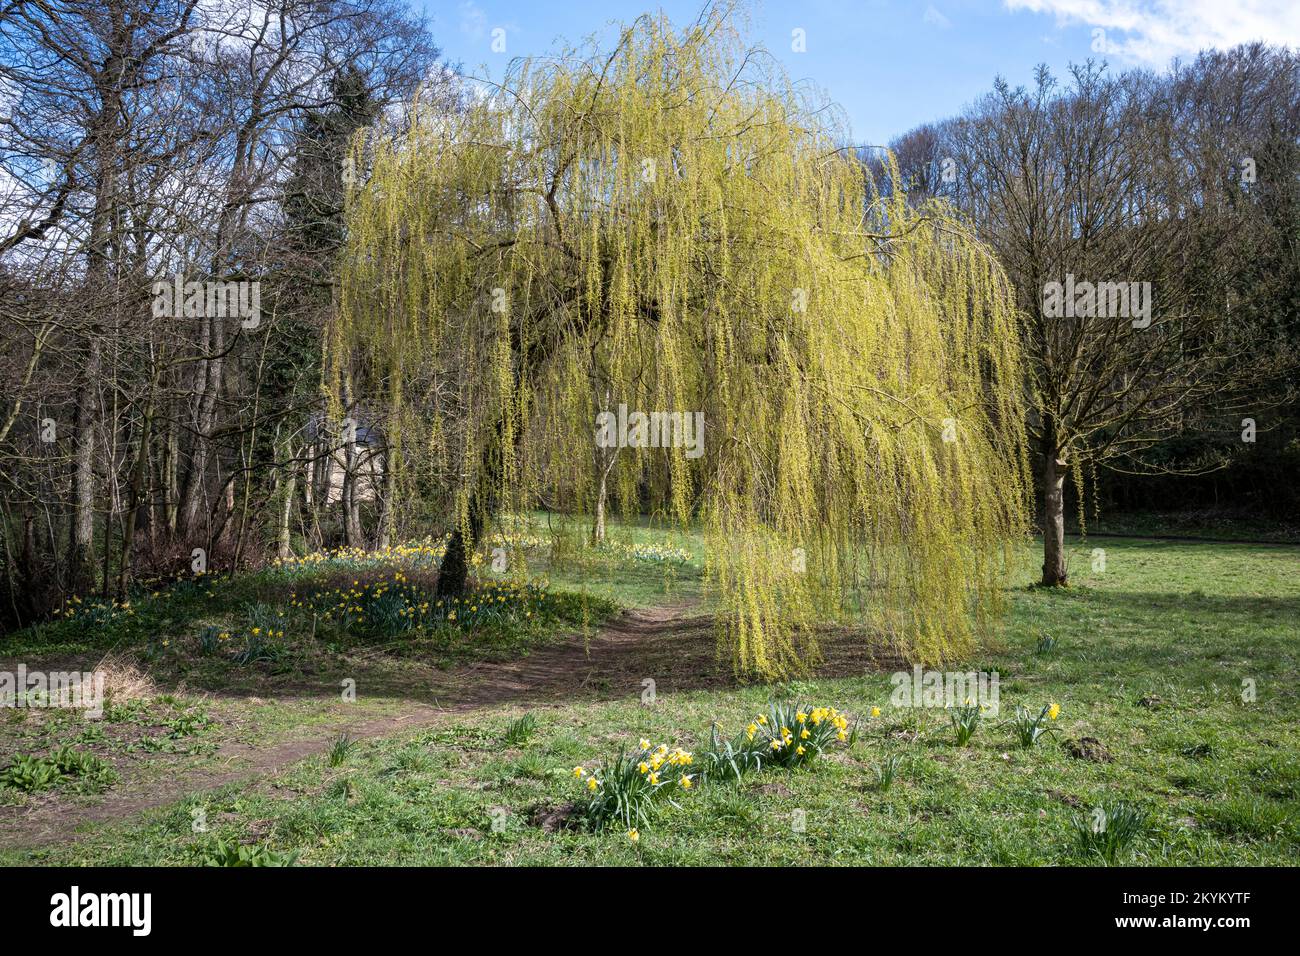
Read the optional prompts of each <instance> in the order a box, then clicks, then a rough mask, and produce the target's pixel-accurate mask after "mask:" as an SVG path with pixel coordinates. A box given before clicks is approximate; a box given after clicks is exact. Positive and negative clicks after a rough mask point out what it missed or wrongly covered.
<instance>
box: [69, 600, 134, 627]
mask: <svg viewBox="0 0 1300 956" xmlns="http://www.w3.org/2000/svg"><path fill="white" fill-rule="evenodd" d="M134 614H135V609H134V608H133V607H131V602H130V601H122V602H118V601H112V600H109V601H83V600H82V599H81V598H80V597H73V598H70V599H69V600H68V603H67V604H65V605H64V606H63V608H62V609H60V610H57V611H55V612H54V616H55V617H56V618H62V619H63V620H65V621H73V622H75V623H78V624H82V625H88V626H92V627H95V626H103V625H106V624H111V623H113V622H114V621H118V620H121V619H122V618H124V617H132V616H133V615H134Z"/></svg>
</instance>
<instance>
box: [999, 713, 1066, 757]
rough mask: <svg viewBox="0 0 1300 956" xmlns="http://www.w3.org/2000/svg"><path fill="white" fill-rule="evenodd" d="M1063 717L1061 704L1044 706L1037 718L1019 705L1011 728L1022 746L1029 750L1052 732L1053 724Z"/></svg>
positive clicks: (1012, 719)
mask: <svg viewBox="0 0 1300 956" xmlns="http://www.w3.org/2000/svg"><path fill="white" fill-rule="evenodd" d="M1059 716H1061V705H1060V704H1044V705H1043V709H1042V710H1040V711H1039V712H1038V715H1037V716H1035V715H1034V714H1033V712H1032V711H1030V710H1029V709H1027V708H1025V707H1021V706H1019V705H1017V707H1016V714H1015V716H1014V717H1012V718H1011V727H1012V729H1013V730H1014V731H1015V732H1016V737H1017V738H1019V740H1020V746H1022V747H1024V748H1026V749H1028V748H1030V747H1032V746H1033V745H1034V744H1036V743H1038V738H1039V737H1041V736H1043V734H1047V733H1051V732H1052V724H1051V722H1052V721H1054V720H1056V718H1057V717H1059Z"/></svg>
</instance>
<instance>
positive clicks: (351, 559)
mask: <svg viewBox="0 0 1300 956" xmlns="http://www.w3.org/2000/svg"><path fill="white" fill-rule="evenodd" d="M450 537H451V536H450V535H443V536H442V538H440V539H439V540H437V541H435V540H433V539H432V538H424V539H422V540H419V541H410V542H407V543H405V544H398V545H392V546H390V547H387V548H377V549H375V550H373V551H367V550H366V549H365V548H331V549H328V550H324V551H313V552H312V553H310V554H304V555H301V556H299V557H291V558H280V559H277V560H275V561H273V562H272V564H271V566H272V567H273V568H275V569H277V570H278V571H280V572H282V573H284V574H288V575H292V576H298V575H304V574H310V573H312V572H315V571H323V570H335V569H336V570H352V571H368V570H372V569H374V568H387V567H392V566H393V565H397V566H399V567H403V568H406V569H408V570H414V569H416V568H428V569H431V570H437V568H438V567H439V565H440V564H441V563H442V558H443V555H444V554H446V552H447V541H448V540H449V539H450Z"/></svg>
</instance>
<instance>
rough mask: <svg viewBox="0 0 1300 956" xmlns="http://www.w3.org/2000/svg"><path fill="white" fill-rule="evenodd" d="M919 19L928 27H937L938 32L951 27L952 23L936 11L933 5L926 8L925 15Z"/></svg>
mask: <svg viewBox="0 0 1300 956" xmlns="http://www.w3.org/2000/svg"><path fill="white" fill-rule="evenodd" d="M921 19H922V20H923V21H924V22H925V23H928V24H930V26H933V27H938V28H939V29H940V30H946V29H948V28H949V27H950V26H952V21H951V20H949V19H948V18H947V17H945V16H944V15H943V14H942V13H940V12H939V11H938V10H936V9H935V7H934V4H929V5H927V6H926V8H925V13H923V14H921Z"/></svg>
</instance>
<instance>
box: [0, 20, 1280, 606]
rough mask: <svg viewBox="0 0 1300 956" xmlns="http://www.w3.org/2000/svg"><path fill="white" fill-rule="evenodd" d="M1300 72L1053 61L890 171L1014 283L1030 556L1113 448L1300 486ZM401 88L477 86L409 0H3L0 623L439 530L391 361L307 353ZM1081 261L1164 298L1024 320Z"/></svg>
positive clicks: (319, 350) (1237, 61)
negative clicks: (200, 553) (358, 193)
mask: <svg viewBox="0 0 1300 956" xmlns="http://www.w3.org/2000/svg"><path fill="white" fill-rule="evenodd" d="M1298 84H1300V71H1298V64H1297V58H1296V55H1295V54H1294V53H1293V52H1288V51H1285V50H1279V49H1272V48H1268V47H1262V46H1259V47H1248V48H1241V49H1237V50H1233V51H1229V52H1223V53H1207V54H1205V55H1203V56H1201V57H1199V58H1198V59H1196V60H1195V61H1193V62H1191V63H1189V64H1185V65H1180V66H1178V67H1177V68H1176V69H1174V70H1173V71H1172V72H1171V73H1169V74H1167V75H1159V76H1158V75H1154V74H1150V73H1146V72H1116V71H1103V70H1101V69H1099V68H1097V67H1095V66H1092V65H1085V66H1082V67H1079V68H1078V69H1077V70H1076V71H1075V72H1074V73H1073V74H1072V75H1071V76H1070V77H1069V78H1068V79H1066V80H1064V81H1057V80H1055V79H1053V78H1051V77H1050V76H1048V75H1047V74H1046V73H1045V72H1043V73H1041V74H1040V76H1039V77H1038V81H1037V83H1036V85H1035V86H1034V87H1032V88H1030V89H1027V90H1025V89H1018V88H1012V87H1010V86H1007V85H1006V84H1003V83H1000V82H999V83H998V84H996V85H995V86H994V88H993V90H992V92H990V93H989V94H988V95H987V96H985V97H983V98H981V99H979V100H978V101H976V102H975V103H974V104H973V105H972V106H971V108H970V109H969V110H968V111H967V112H966V113H964V114H963V115H961V116H959V117H956V118H953V119H951V120H947V121H943V122H940V123H934V124H930V125H926V126H922V127H919V128H918V129H917V130H915V131H913V132H911V133H909V134H907V135H906V136H904V137H902V138H900V139H899V140H898V141H897V142H896V143H894V144H892V148H893V150H894V152H895V154H896V156H897V159H898V166H897V168H896V169H895V168H892V167H891V165H890V164H889V163H888V162H887V161H878V162H877V163H876V168H875V177H874V180H875V182H876V184H878V186H879V189H880V190H881V192H882V193H883V194H884V195H885V196H888V195H890V194H891V193H896V192H899V191H900V190H905V191H906V193H907V195H908V202H909V203H910V204H911V205H912V206H914V207H915V208H916V209H917V210H918V212H919V213H920V216H921V217H922V218H924V217H925V216H927V215H928V212H927V211H928V210H931V209H935V210H938V209H940V208H941V207H940V206H938V205H936V204H940V203H942V204H950V205H951V207H955V208H956V209H957V210H959V211H960V212H961V213H962V214H963V215H964V216H965V221H966V222H967V223H969V227H968V228H969V229H970V230H972V231H973V233H974V235H975V236H977V237H978V238H979V239H981V240H983V241H984V242H986V243H988V245H989V246H991V248H992V249H993V250H995V252H996V253H997V256H998V258H999V259H1000V261H1001V263H1002V266H1003V268H1004V269H1005V270H1006V272H1007V274H1008V276H1009V277H1010V279H1011V281H1012V283H1013V284H1014V287H1015V289H1016V295H1017V304H1018V306H1019V308H1020V312H1021V314H1022V318H1023V321H1024V330H1025V331H1024V346H1025V351H1026V355H1027V359H1028V366H1027V368H1028V378H1029V380H1028V381H1027V382H1026V386H1025V403H1024V405H1025V408H1026V421H1025V425H1026V427H1027V429H1028V430H1029V433H1030V435H1031V438H1032V440H1033V442H1034V446H1033V447H1034V452H1035V455H1036V461H1037V462H1039V464H1040V468H1039V479H1038V490H1039V493H1040V494H1041V495H1042V496H1043V498H1044V499H1045V501H1046V502H1047V507H1046V509H1045V512H1044V519H1045V522H1046V527H1047V531H1048V541H1049V544H1048V548H1047V551H1048V554H1047V561H1046V562H1045V567H1044V576H1045V580H1049V581H1052V580H1056V581H1059V580H1062V579H1063V578H1064V566H1063V564H1062V562H1061V554H1060V547H1059V539H1060V535H1061V534H1062V533H1063V529H1064V518H1063V511H1064V509H1063V508H1061V507H1060V506H1059V503H1060V502H1062V501H1063V500H1064V499H1065V497H1066V496H1067V495H1068V494H1070V492H1069V490H1068V489H1069V479H1070V478H1071V477H1074V478H1075V479H1076V484H1075V488H1076V489H1079V490H1080V491H1081V492H1082V494H1083V495H1085V496H1091V495H1093V494H1094V491H1093V490H1092V489H1093V488H1096V487H1100V488H1101V489H1102V491H1103V493H1105V494H1109V495H1111V496H1112V497H1116V496H1122V494H1123V493H1124V491H1123V490H1124V489H1125V488H1133V489H1141V488H1143V487H1146V486H1143V485H1141V484H1138V483H1136V482H1137V479H1128V478H1122V477H1121V478H1115V477H1113V476H1114V475H1116V474H1120V473H1122V472H1146V473H1156V474H1159V473H1172V472H1195V471H1207V470H1211V469H1224V468H1226V469H1227V471H1226V472H1224V474H1226V475H1229V476H1232V477H1231V478H1229V479H1228V485H1229V486H1230V487H1232V488H1236V489H1247V488H1249V489H1252V493H1254V494H1255V495H1256V496H1257V497H1256V500H1257V501H1258V503H1259V504H1260V505H1261V506H1265V505H1266V506H1268V507H1275V508H1277V509H1279V512H1282V511H1285V509H1286V508H1288V507H1290V508H1294V507H1295V506H1296V502H1297V498H1296V494H1297V493H1296V491H1295V488H1294V478H1295V476H1296V474H1297V473H1300V446H1298V445H1297V441H1298V440H1300V439H1297V434H1298V432H1300V426H1298V424H1297V423H1298V419H1300V412H1298V411H1297V406H1296V404H1295V399H1294V396H1293V395H1292V394H1291V393H1290V391H1289V385H1290V384H1291V383H1292V382H1293V380H1294V370H1295V365H1294V357H1295V354H1296V349H1297V344H1300V145H1298V140H1297V137H1298V136H1300V97H1298V96H1297V89H1298ZM414 109H419V110H426V111H433V112H435V113H436V112H438V111H444V112H446V113H447V114H448V115H460V114H463V113H465V112H466V111H467V110H468V106H467V103H466V101H465V99H464V94H463V93H462V91H461V90H460V89H459V88H458V87H457V84H456V81H455V79H454V76H453V75H452V73H451V72H450V71H449V70H448V69H447V68H446V66H445V65H444V64H443V63H442V62H441V61H440V57H439V52H438V50H437V48H436V46H435V44H434V42H433V38H432V37H431V35H430V34H429V32H428V30H427V27H426V25H425V24H423V23H422V22H421V21H420V20H419V19H418V18H416V17H415V16H414V15H413V14H412V13H411V12H410V11H409V10H407V9H406V8H405V6H404V5H403V4H402V3H401V2H400V0H242V2H238V3H234V4H215V3H205V2H200V0H44V2H27V0H10V2H7V3H4V4H3V6H0V623H3V624H4V626H6V627H12V626H15V625H18V624H22V623H26V622H30V621H33V620H37V619H39V618H40V617H42V616H43V615H45V614H47V613H48V612H49V611H50V610H52V609H53V608H55V607H57V606H58V605H59V604H60V603H61V602H62V601H63V600H66V599H67V598H68V597H69V596H70V595H73V594H87V593H100V594H103V595H105V596H109V595H118V596H120V595H124V594H125V593H126V592H127V589H128V588H129V587H130V586H131V584H132V583H133V582H135V581H139V580H149V579H155V578H167V577H170V576H173V575H176V574H179V573H184V572H187V571H188V570H189V568H190V562H191V553H192V551H193V549H194V548H202V549H203V550H204V552H205V554H206V555H207V560H208V562H209V565H210V566H211V567H212V568H229V567H235V566H242V565H255V564H257V563H259V562H262V561H265V560H268V559H270V558H274V557H276V556H277V555H278V556H282V557H283V556H287V555H289V554H290V553H291V552H293V551H294V550H301V549H312V548H319V547H333V546H340V545H346V546H351V547H358V548H370V547H376V546H378V547H382V546H385V545H387V544H389V543H391V542H393V541H396V540H398V539H399V538H401V537H403V536H406V535H409V534H417V535H421V536H422V535H424V534H426V533H436V534H440V533H442V532H443V531H447V530H451V528H452V525H453V523H454V522H453V520H452V519H451V518H449V517H448V515H449V510H448V508H447V507H446V503H447V500H448V499H447V493H446V490H445V488H442V487H440V486H439V485H438V478H439V476H440V475H441V474H442V472H443V471H445V470H446V469H445V468H444V467H443V465H442V463H423V464H421V463H419V462H418V460H417V459H418V454H419V450H418V449H412V448H409V447H408V448H407V449H405V451H404V453H405V454H406V456H407V458H408V460H412V461H415V462H416V464H415V465H414V466H413V467H411V468H410V469H409V470H408V471H407V472H406V473H405V478H404V484H403V486H402V487H400V488H399V487H397V486H396V484H395V480H396V478H395V470H394V469H388V468H380V469H378V470H376V469H375V468H374V464H375V462H376V461H381V462H382V461H384V460H386V458H387V455H388V453H389V449H388V442H389V441H390V437H391V435H390V429H389V428H388V427H387V426H388V425H389V424H390V423H389V422H387V421H386V420H385V417H384V413H383V412H382V409H383V408H385V407H386V405H385V402H384V401H383V396H384V394H385V393H386V390H387V389H388V388H389V387H390V386H391V384H392V383H391V381H390V380H389V378H388V377H386V376H385V375H381V374H378V373H376V374H374V375H369V374H367V368H366V362H365V359H364V358H361V359H358V360H357V363H358V364H357V365H356V367H355V375H354V376H353V375H349V376H348V377H346V378H345V380H344V381H342V382H341V383H336V385H337V388H333V389H331V388H328V387H327V383H326V379H327V377H328V369H327V368H326V367H325V366H324V363H323V362H322V355H323V354H325V353H327V352H328V343H327V342H325V341H324V340H325V339H326V337H327V336H328V334H330V333H329V330H330V328H331V322H330V319H331V317H332V316H333V315H334V314H335V312H336V310H337V309H338V306H339V302H338V297H339V289H338V280H337V276H338V257H339V255H340V252H341V249H342V248H343V245H344V242H345V238H346V236H345V226H344V215H343V205H344V195H345V193H346V191H347V190H348V188H350V185H351V184H350V182H349V179H350V177H352V176H354V175H360V174H362V173H363V172H364V170H362V169H359V168H358V164H357V163H356V161H355V157H356V155H357V154H356V152H355V148H354V144H355V138H354V134H355V133H356V132H357V131H358V130H360V129H363V128H365V127H367V126H369V125H371V124H374V123H380V124H382V125H384V126H385V127H387V128H389V129H392V128H394V127H396V128H399V129H400V128H401V126H402V125H403V123H404V122H406V118H407V117H409V116H410V115H411V112H412V110H414ZM845 145H846V146H848V145H851V144H847V143H846V144H845ZM361 165H364V164H361ZM870 165H871V163H869V164H868V166H870ZM380 201H382V198H381V199H380ZM936 215H937V214H936ZM944 221H945V222H946V221H947V220H946V219H945V220H944ZM1067 272H1068V273H1073V274H1074V275H1076V276H1079V277H1080V278H1088V279H1090V280H1093V281H1096V280H1105V279H1110V278H1117V279H1126V280H1145V281H1150V282H1151V283H1152V284H1153V287H1154V289H1155V297H1156V303H1157V310H1156V317H1155V320H1154V321H1153V322H1152V324H1151V325H1150V327H1148V328H1143V329H1137V328H1133V327H1132V325H1131V323H1128V322H1127V321H1125V322H1104V321H1097V322H1069V323H1066V322H1053V321H1050V320H1048V319H1045V318H1044V316H1043V315H1042V310H1041V308H1040V304H1041V303H1040V296H1041V293H1042V288H1043V285H1044V283H1045V282H1048V281H1051V280H1052V279H1059V278H1061V277H1062V276H1063V274H1064V273H1067ZM175 275H181V276H184V277H185V278H186V279H187V280H197V281H203V280H210V279H216V280H222V281H232V282H237V281H248V282H252V281H256V282H258V283H259V284H260V316H259V321H258V323H257V324H256V325H255V326H254V327H251V328H250V327H247V326H246V324H241V322H240V320H239V317H238V316H235V317H229V316H228V317H225V318H221V317H212V316H206V317H198V318H174V317H171V316H158V315H156V314H155V310H154V308H153V295H152V291H151V290H152V286H153V282H154V281H155V280H156V279H157V278H159V277H160V276H165V277H171V276H175ZM354 382H355V383H357V386H358V387H357V388H356V394H354V393H353V388H354V385H353V383H354ZM1244 418H1252V419H1253V420H1255V421H1256V422H1257V423H1258V428H1259V434H1258V438H1257V440H1256V441H1255V442H1254V443H1246V442H1243V441H1242V440H1241V432H1242V424H1241V422H1242V419H1244ZM814 454H816V453H815V452H814ZM595 467H596V468H597V470H599V469H600V468H602V467H605V468H607V467H608V462H604V461H602V460H598V461H597V462H596V463H595ZM1094 471H1096V472H1097V473H1098V474H1099V475H1101V476H1102V477H1100V478H1099V479H1097V481H1096V482H1094V481H1093V479H1092V478H1091V477H1090V476H1091V475H1092V473H1093V472H1094ZM1130 481H1132V482H1134V483H1133V484H1131V485H1130V484H1126V482H1130ZM1080 491H1076V492H1075V493H1076V494H1078V493H1080ZM1135 493H1137V492H1135ZM603 500H604V498H603V494H602V497H601V502H602V503H603ZM1053 541H1056V542H1058V544H1056V545H1053Z"/></svg>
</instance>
